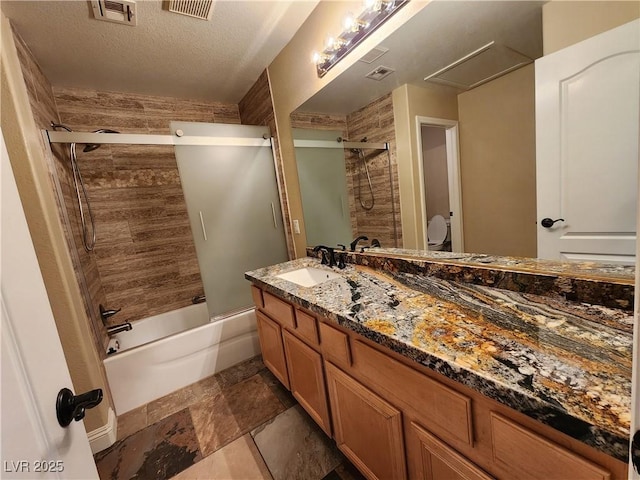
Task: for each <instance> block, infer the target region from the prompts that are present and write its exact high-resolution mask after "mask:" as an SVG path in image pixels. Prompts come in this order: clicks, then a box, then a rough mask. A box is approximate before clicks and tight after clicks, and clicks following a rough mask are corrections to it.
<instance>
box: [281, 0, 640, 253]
mask: <svg viewBox="0 0 640 480" xmlns="http://www.w3.org/2000/svg"><path fill="white" fill-rule="evenodd" d="M545 3H546V2H527V1H511V2H509V1H497V2H466V1H447V0H435V1H432V2H430V3H429V4H428V5H426V6H425V7H424V8H423V9H422V10H421V11H420V12H418V13H417V14H416V15H415V16H414V17H413V18H411V19H410V20H409V21H407V22H406V23H405V24H404V25H403V26H402V27H401V28H400V29H398V30H397V31H396V32H394V33H393V34H391V35H390V36H389V37H388V38H386V39H385V40H383V41H382V42H380V44H379V45H378V46H377V47H376V48H375V49H373V50H372V51H371V52H369V53H368V54H366V55H365V56H364V57H362V58H361V59H360V61H357V62H356V63H355V64H354V65H353V66H351V67H350V68H349V69H348V70H347V71H346V72H344V73H343V74H341V75H340V76H339V77H337V78H336V79H335V80H333V81H332V82H331V83H330V84H328V85H327V86H326V87H325V88H324V89H322V90H321V91H320V92H318V93H317V94H316V95H314V96H313V97H312V98H310V99H309V100H308V101H307V102H305V103H304V104H303V105H302V106H301V107H300V108H299V109H298V110H296V111H295V112H293V113H292V115H291V121H292V126H293V127H294V135H293V136H294V139H301V138H311V137H309V135H311V133H310V132H311V131H312V130H316V131H331V132H332V133H331V135H336V134H337V133H339V135H340V136H341V137H342V138H344V139H345V140H348V141H352V142H361V141H363V140H364V139H365V138H366V141H368V142H388V143H389V146H390V148H389V151H388V152H379V151H376V150H366V149H364V150H361V151H360V152H357V151H356V150H354V149H348V148H345V149H344V152H343V153H344V155H343V158H344V167H339V168H342V169H343V170H344V171H345V175H346V182H341V183H340V184H341V185H343V184H346V186H347V192H348V197H349V199H348V202H345V203H348V205H349V217H350V218H351V238H354V237H356V236H358V235H367V236H368V237H369V238H370V239H371V238H382V239H384V241H383V242H382V247H395V246H398V247H404V248H418V249H424V250H426V249H429V250H449V251H454V252H457V251H464V252H472V253H489V254H495V255H509V256H522V257H538V256H541V257H544V258H560V259H578V260H595V261H605V262H613V263H629V264H633V263H634V261H635V259H634V256H633V253H634V252H635V218H636V208H635V205H636V198H637V184H636V178H637V158H638V153H637V145H638V141H637V132H638V95H637V84H638V83H637V82H638V79H637V78H636V77H637V76H638V73H637V71H638V70H640V67H638V65H640V60H639V58H640V54H638V52H637V51H636V52H635V54H633V55H627V56H624V58H622V59H621V61H620V62H619V63H618V64H611V65H609V64H606V65H605V67H604V69H605V70H607V71H608V72H609V77H607V79H605V80H602V78H600V77H602V76H600V77H598V78H597V79H596V80H591V79H590V77H586V78H584V79H580V81H581V82H582V84H581V85H580V86H579V88H581V89H582V91H581V93H580V92H579V91H578V90H579V88H578V87H577V86H576V84H577V82H573V83H570V82H569V84H568V86H567V87H566V88H567V91H568V92H569V93H568V94H567V96H569V95H571V108H572V109H573V110H567V112H568V113H567V112H565V113H566V114H567V115H578V113H576V112H581V114H582V115H584V116H587V115H589V114H594V113H596V112H597V111H598V109H600V111H601V109H602V106H601V105H600V106H599V105H598V104H596V103H593V102H592V101H591V98H593V97H594V96H599V95H594V92H595V93H596V94H597V93H599V92H600V91H601V90H604V89H607V91H609V90H614V89H616V90H620V91H622V92H624V93H623V99H624V102H623V103H625V104H630V105H632V106H631V107H630V108H626V107H624V108H625V109H626V112H624V113H620V112H618V110H617V109H619V108H623V107H622V106H621V105H617V104H616V103H615V101H610V100H607V102H608V103H607V107H606V109H607V111H606V112H602V115H600V116H601V117H602V118H601V125H602V126H598V129H599V130H601V131H602V138H601V139H600V140H601V142H600V143H607V142H609V143H612V141H613V139H615V142H613V143H617V142H619V141H623V142H626V143H627V144H628V145H629V147H628V148H627V150H626V152H623V154H621V155H617V154H614V155H613V157H614V158H606V155H603V152H602V151H601V150H600V151H599V152H598V153H597V154H596V153H590V152H591V151H592V150H593V149H592V148H589V149H585V150H587V151H585V152H580V153H575V154H574V156H578V155H582V157H580V161H581V162H582V161H584V162H585V167H584V168H582V167H580V169H581V170H589V171H590V172H591V173H594V172H601V171H610V170H612V169H611V163H612V162H617V164H618V165H623V164H624V166H623V167H620V168H619V169H617V170H618V172H617V174H616V175H618V176H617V177H616V179H614V180H611V182H610V183H611V184H610V185H609V186H608V187H607V188H608V189H609V190H607V192H609V193H606V192H604V193H595V192H596V190H590V191H589V190H587V191H585V188H587V187H586V185H591V184H590V183H589V182H591V180H588V179H587V180H584V179H583V177H580V180H579V181H577V180H576V178H578V177H577V176H576V175H577V173H575V172H573V173H572V174H573V175H574V176H573V177H572V178H573V180H571V181H572V182H573V183H574V184H576V185H573V186H571V185H567V184H565V183H560V184H559V185H557V186H555V187H553V188H556V189H564V190H563V195H569V194H567V193H566V192H569V191H570V192H571V193H570V195H572V196H575V199H576V200H575V201H573V206H572V205H568V204H567V201H566V199H564V198H562V199H560V203H562V205H560V206H559V207H558V208H557V209H556V210H554V209H553V208H547V207H546V206H545V207H544V208H545V212H539V211H538V210H539V209H541V208H542V207H540V198H539V197H541V196H544V197H552V196H553V194H549V193H548V191H549V188H551V187H549V186H548V185H547V186H546V187H545V185H546V184H547V183H552V184H554V185H555V183H554V182H556V180H555V179H553V180H552V181H551V182H547V181H546V180H545V182H544V184H545V185H540V184H538V185H537V184H536V175H538V176H539V175H540V171H539V170H540V169H541V168H543V167H541V163H540V161H538V162H536V133H537V132H538V137H540V132H541V131H544V132H547V131H548V130H549V129H552V128H555V129H556V130H558V128H559V127H558V126H554V127H552V126H551V125H552V124H553V121H551V120H550V121H548V122H546V124H543V125H537V126H536V88H538V90H539V89H540V87H539V86H538V87H536V75H540V72H538V71H537V70H540V68H539V67H538V64H535V65H534V61H535V60H537V59H539V58H541V57H543V53H544V54H545V55H544V56H545V57H546V56H547V54H549V53H552V52H553V50H559V51H560V50H562V48H561V47H562V46H563V45H560V43H561V42H560V41H558V40H557V39H552V40H553V42H555V43H556V44H558V45H557V46H555V45H552V44H551V42H549V43H550V45H545V48H544V50H545V51H544V52H543V41H542V40H543V39H542V37H543V35H542V32H543V19H542V10H543V5H544V4H545ZM552 3H556V2H552ZM557 3H566V2H557ZM569 3H574V2H569ZM595 3H598V2H595ZM605 3H606V2H605ZM608 3H609V5H610V7H609V8H613V9H615V8H618V6H619V5H620V4H619V3H618V2H613V3H612V2H608ZM551 13H553V14H555V13H556V12H551ZM562 13H563V14H564V15H565V16H566V14H565V12H562ZM619 16H620V15H619ZM559 18H560V20H561V19H562V18H561V16H560V17H559ZM632 18H633V13H631V14H630V19H632ZM551 20H553V21H556V22H558V21H560V20H558V19H557V18H552V17H551V15H550V19H549V21H551ZM545 21H547V20H545ZM604 23H605V24H606V21H605V22H604ZM619 24H620V22H619V23H618V24H616V25H619ZM616 25H613V26H616ZM552 27H553V28H558V26H557V25H555V26H552ZM550 28H551V27H550ZM609 28H611V27H603V29H602V30H603V31H604V30H608V29H609ZM583 43H584V42H583ZM587 48H588V47H587ZM547 50H551V51H547ZM550 58H551V57H550ZM585 62H587V64H589V62H590V60H588V59H587V60H585ZM591 63H593V64H598V65H600V64H602V63H603V62H600V61H598V62H595V61H592V62H591ZM589 65H590V64H589ZM549 68H551V69H552V70H553V69H554V68H556V67H547V69H549ZM589 68H590V67H589ZM598 68H599V67H598ZM592 70H594V69H592ZM612 71H618V72H619V74H617V75H614V76H625V77H629V78H630V79H631V81H630V82H627V83H626V84H625V85H617V84H615V85H614V84H612V83H611V82H612V80H610V77H611V76H612V75H611V72H612ZM372 77H373V78H372ZM380 77H382V78H380ZM426 77H430V78H428V80H426V81H425V78H426ZM571 78H573V77H571ZM634 79H635V80H634ZM563 81H564V80H563ZM634 81H635V85H636V93H635V94H634V93H633V92H632V91H630V90H629V87H628V85H633V82H634ZM538 82H539V80H538ZM585 85H586V86H585ZM576 91H578V93H574V92H576ZM587 93H588V95H587ZM634 95H635V96H634ZM561 101H562V99H561V100H560V102H561ZM576 105H579V108H577V107H576ZM538 109H540V106H539V105H538ZM634 112H635V114H634ZM595 116H598V115H595ZM611 117H621V118H622V119H623V120H621V121H619V122H618V121H616V122H613V123H614V124H615V125H613V126H608V125H609V124H611ZM634 117H635V120H634ZM540 118H541V115H540V113H538V122H540ZM542 118H544V117H543V116H542ZM627 123H628V125H626V124H627ZM563 128H564V127H563ZM572 128H573V127H572ZM634 128H635V137H634V133H633V132H634ZM582 134H584V132H582ZM574 137H575V138H574V139H573V140H572V141H573V143H572V144H569V145H570V148H573V146H572V145H574V144H576V145H580V144H581V143H584V142H582V139H580V138H579V134H575V135H574ZM318 138H319V137H318ZM323 138H324V137H323ZM327 138H329V137H327ZM562 141H563V142H564V140H562ZM538 142H540V138H538ZM634 142H635V150H634V147H633V145H634ZM565 143H566V142H565ZM539 145H540V144H538V148H540V147H539ZM565 147H566V145H564V147H563V148H565ZM566 148H568V147H566ZM625 148H626V147H625ZM303 150H307V149H300V148H296V155H297V156H298V155H300V154H301V153H302V151H303ZM307 153H308V152H305V153H304V154H305V155H307ZM563 154H564V153H563ZM318 155H320V157H319V160H318V161H321V159H322V157H323V155H322V154H321V153H319V154H318ZM590 155H591V157H590ZM597 156H599V157H597ZM363 157H364V158H363ZM538 157H540V155H538ZM583 157H584V158H583ZM596 157H597V158H596ZM623 157H624V158H623ZM298 160H300V159H298ZM598 162H599V163H598ZM303 163H304V162H301V161H298V170H299V172H300V176H301V177H304V176H305V175H307V174H306V173H305V168H306V167H305V166H304V165H303ZM318 165H319V163H317V162H316V163H315V167H314V168H316V169H318V168H319V167H318ZM567 165H568V164H567ZM567 165H563V166H562V169H564V170H562V169H558V168H556V169H555V170H553V169H552V168H551V169H550V170H552V171H553V172H559V171H561V170H562V171H563V172H564V173H563V175H565V176H567V175H568V174H567V171H568V170H569V168H570V167H571V168H574V170H576V168H575V167H574V166H571V165H569V166H567ZM334 168H335V167H334ZM544 168H547V167H544ZM537 169H538V172H537V171H536V170H537ZM570 173H571V172H570ZM554 174H555V173H554ZM583 174H584V171H582V172H580V175H583ZM555 176H556V177H560V176H561V175H557V174H555ZM604 176H605V177H606V176H607V175H604ZM372 177H374V180H373V183H372V189H369V185H370V181H371V180H370V179H371V178H372ZM592 177H594V178H596V180H598V182H599V180H600V179H602V175H601V174H600V173H597V174H594V175H592ZM598 177H599V178H598ZM314 178H317V181H314V182H313V183H312V185H313V189H314V190H315V191H316V194H315V195H316V198H317V197H318V196H317V191H318V190H319V189H322V188H323V186H322V183H321V181H320V176H319V175H315V177H314ZM327 178H328V182H329V183H331V185H327V189H329V188H334V189H335V187H336V182H335V176H329V177H327ZM383 178H384V181H383ZM618 179H620V180H618ZM559 181H560V180H558V182H559ZM563 181H564V180H563ZM538 183H542V182H540V181H539V182H538ZM567 183H570V182H567ZM599 183H602V182H599ZM623 183H624V184H623ZM541 186H542V187H543V188H542V189H541ZM569 187H571V188H572V190H569ZM545 188H547V190H545ZM589 188H604V187H601V186H599V185H591V186H590V187H589ZM309 189H310V185H309V184H306V185H305V184H304V182H302V180H301V192H302V197H303V210H304V214H305V223H306V228H307V232H310V231H313V232H314V233H313V234H312V235H311V236H309V242H308V243H309V244H317V243H328V244H335V243H345V242H347V241H349V240H350V239H347V238H343V241H342V242H336V239H335V234H333V236H327V238H324V237H323V236H322V232H323V231H324V229H322V228H317V226H318V223H317V221H316V220H314V218H313V217H312V216H311V215H308V214H307V211H310V209H311V207H309V206H308V205H304V198H305V194H306V193H307V191H308V190H309ZM565 191H566V192H565ZM541 192H542V193H541ZM589 196H591V197H593V198H596V200H597V201H596V200H594V201H593V202H591V203H590V204H589V205H588V208H587V207H586V206H585V199H587V198H588V197H589ZM307 197H309V195H307ZM372 198H375V205H374V206H373V208H367V207H369V206H370V205H369V203H370V202H371V199H372ZM578 199H579V201H578ZM614 200H615V201H616V202H617V203H616V205H618V204H623V205H626V207H625V210H624V213H621V214H620V215H621V216H623V215H624V216H625V218H624V221H622V225H623V226H622V227H618V229H617V230H616V228H614V227H613V226H610V225H609V226H606V227H604V226H603V227H602V228H601V229H600V230H602V232H601V233H603V234H606V235H608V236H609V237H611V238H613V237H615V238H620V239H622V238H623V237H624V239H625V240H624V242H626V243H625V244H624V246H623V248H622V247H619V246H615V247H611V249H610V250H611V251H612V252H614V253H613V254H610V253H604V254H599V253H598V254H592V253H587V250H588V249H589V248H591V247H585V246H583V245H582V244H580V246H576V243H575V242H574V244H572V245H573V246H572V247H569V248H568V249H567V248H565V250H567V251H563V252H561V253H560V254H559V255H555V257H554V254H549V253H548V252H547V251H546V250H544V248H543V249H542V250H543V251H539V250H540V247H539V245H538V242H539V239H538V237H539V236H540V230H542V232H543V233H545V234H546V233H547V232H553V231H558V232H560V234H562V233H563V232H564V235H565V237H567V234H568V236H569V237H571V235H573V236H574V237H576V238H577V236H578V234H577V233H575V232H571V231H570V229H571V228H574V227H575V228H577V227H580V229H581V232H587V233H589V234H593V231H595V230H598V228H599V227H593V226H592V225H590V226H586V223H585V225H582V223H584V222H583V220H582V217H580V219H578V213H580V212H573V214H572V217H571V219H572V220H571V221H569V220H568V219H567V220H566V221H564V222H563V221H559V222H556V223H554V224H553V225H552V226H551V227H542V225H541V223H542V222H541V221H542V219H543V218H544V217H547V216H548V217H551V218H550V220H552V221H553V220H557V219H558V218H560V215H565V216H568V215H569V214H568V213H567V212H572V210H571V209H572V208H573V209H574V210H576V209H577V208H578V207H576V206H575V204H578V203H579V204H580V205H578V206H580V208H582V210H587V209H588V210H589V211H584V212H581V213H580V214H581V215H582V216H583V217H585V218H586V217H595V216H597V215H606V214H605V213H604V211H600V210H598V207H597V206H596V203H598V204H607V205H608V204H609V203H612V202H613V201H614ZM307 203H308V202H307ZM569 203H571V202H569ZM341 208H344V207H341ZM616 209H617V207H616ZM327 212H328V210H327ZM590 212H591V214H590ZM340 214H341V215H342V216H343V217H344V216H345V214H344V212H340ZM548 220H549V219H548ZM591 220H592V223H593V220H594V219H593V218H592V219H591ZM596 220H597V219H596ZM324 222H332V217H331V215H330V214H329V213H327V214H326V215H325V218H324ZM336 222H337V219H336ZM585 222H586V220H585ZM343 223H344V222H343ZM600 223H603V222H600ZM565 230H566V231H565ZM342 235H344V233H343V234H342ZM583 236H584V235H583ZM581 238H582V237H581ZM624 242H621V243H624ZM598 248H599V247H598ZM607 248H609V247H607ZM581 249H582V250H584V251H585V252H582V253H581V252H580V250H581ZM569 250H575V252H573V253H572V252H571V251H569ZM596 250H597V249H596ZM605 250H606V248H605ZM622 250H624V252H623V253H620V252H622ZM576 252H577V253H576ZM606 252H609V250H606ZM572 255H573V256H572Z"/></svg>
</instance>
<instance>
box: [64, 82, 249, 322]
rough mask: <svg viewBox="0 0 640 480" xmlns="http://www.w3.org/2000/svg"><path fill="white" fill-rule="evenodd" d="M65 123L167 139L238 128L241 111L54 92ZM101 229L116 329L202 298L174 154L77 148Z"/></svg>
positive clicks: (105, 282) (100, 253)
mask: <svg viewBox="0 0 640 480" xmlns="http://www.w3.org/2000/svg"><path fill="white" fill-rule="evenodd" d="M54 95H55V100H56V104H57V106H58V112H59V114H60V120H61V121H62V122H63V123H64V124H66V125H67V126H69V127H70V128H72V129H73V130H77V131H91V130H96V129H98V128H110V129H114V130H118V131H120V132H121V133H149V134H169V133H170V132H169V123H170V121H171V120H176V121H195V122H218V123H240V116H239V112H238V107H237V105H231V104H223V103H217V102H201V101H195V100H183V99H177V98H165V97H155V96H146V95H135V94H127V93H117V92H101V91H95V90H82V89H69V88H54ZM78 163H79V165H80V169H81V171H82V174H83V177H84V180H85V183H86V186H87V191H88V195H89V200H90V202H91V205H92V209H93V214H94V216H95V220H96V225H97V242H96V247H95V250H94V253H93V256H94V257H95V260H96V263H97V265H98V271H99V274H100V279H101V281H102V286H103V290H104V293H105V296H106V305H107V306H108V307H109V308H122V312H120V313H119V314H117V315H115V316H114V317H112V318H111V320H110V323H112V324H117V323H121V322H124V321H133V320H138V319H141V318H145V317H149V316H151V315H156V314H159V313H164V312H167V311H171V310H175V309H177V308H181V307H185V306H188V305H190V304H191V298H192V297H193V296H195V295H201V294H203V292H204V289H203V286H202V280H201V277H200V270H199V268H198V262H197V257H196V252H195V246H194V243H193V238H192V236H191V228H190V226H189V219H188V216H187V209H186V204H185V200H184V195H183V193H182V186H181V184H180V176H179V174H178V169H177V164H176V160H175V155H174V151H173V147H169V146H146V145H103V146H101V147H100V148H99V149H98V150H94V151H92V152H87V153H84V152H82V150H81V149H80V148H79V149H78Z"/></svg>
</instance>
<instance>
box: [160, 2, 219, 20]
mask: <svg viewBox="0 0 640 480" xmlns="http://www.w3.org/2000/svg"><path fill="white" fill-rule="evenodd" d="M169 11H170V12H173V13H179V14H181V15H187V16H189V17H195V18H200V19H202V20H211V14H212V13H213V0H169Z"/></svg>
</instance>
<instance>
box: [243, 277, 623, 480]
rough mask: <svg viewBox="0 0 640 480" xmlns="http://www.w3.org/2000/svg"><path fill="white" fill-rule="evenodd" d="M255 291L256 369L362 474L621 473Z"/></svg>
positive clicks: (478, 478)
mask: <svg viewBox="0 0 640 480" xmlns="http://www.w3.org/2000/svg"><path fill="white" fill-rule="evenodd" d="M253 288H255V287H253ZM256 290H258V291H256ZM256 290H254V291H253V294H254V299H255V301H256V306H257V307H258V308H257V310H256V316H257V319H258V331H259V335H260V344H261V346H262V355H263V358H264V363H265V365H267V367H268V368H269V369H270V370H271V371H272V372H273V373H274V375H276V377H277V378H278V379H279V380H280V381H281V382H282V383H283V384H284V385H285V386H286V387H287V388H290V390H291V391H292V393H293V395H294V396H295V397H296V398H297V399H298V401H299V402H300V405H301V406H302V407H303V408H304V409H305V410H306V411H307V412H308V413H309V415H310V416H311V417H312V418H313V419H314V420H315V421H316V422H317V423H318V425H320V427H321V428H322V429H323V430H324V431H325V432H326V433H327V435H330V436H331V435H333V438H334V439H335V441H336V443H337V445H338V447H339V448H340V450H341V451H342V452H343V453H344V454H345V455H346V456H347V457H348V458H349V460H350V461H351V462H352V463H353V464H354V465H355V466H356V467H357V468H358V469H359V470H360V471H361V472H362V473H363V474H364V475H365V476H366V477H367V478H369V479H394V480H396V479H399V480H404V479H406V478H411V479H419V480H453V479H455V480H490V479H512V478H522V479H531V480H536V479H538V480H539V479H544V480H548V479H557V480H559V479H566V478H580V479H581V480H582V479H585V480H618V479H619V480H622V479H624V478H626V477H627V465H626V464H625V463H623V462H621V461H619V460H617V459H615V458H613V457H610V456H608V455H606V454H604V453H602V452H599V451H597V450H595V449H593V448H591V447H588V446H587V445H585V444H583V443H581V442H579V441H577V440H575V439H573V438H570V437H568V436H567V435H564V434H562V433H560V432H559V431H557V430H555V429H553V428H551V427H549V426H547V425H543V424H542V423H540V422H537V421H535V420H533V419H531V418H529V417H527V416H525V415H523V414H521V413H519V412H517V411H515V410H513V409H511V408H509V407H506V406H505V405H502V404H500V403H498V402H496V401H494V400H492V399H489V398H487V397H485V396H483V395H481V394H480V393H478V392H476V391H475V390H473V389H471V388H469V387H465V386H463V385H461V384H459V383H457V382H455V381H453V380H451V379H449V378H446V377H442V376H441V375H439V374H437V373H435V372H433V371H432V370H430V369H428V368H426V367H423V366H421V365H417V364H415V363H414V362H412V361H410V360H408V359H407V358H405V357H403V356H402V355H400V354H399V353H396V352H393V351H391V350H388V349H387V348H385V347H382V346H381V345H379V344H377V343H374V342H372V341H371V340H368V339H366V338H364V337H362V336H360V335H358V334H356V333H355V332H352V331H350V330H347V329H345V328H343V327H341V326H339V325H336V324H335V323H333V322H331V321H330V320H327V319H324V318H322V317H321V316H318V315H314V314H313V313H311V312H309V311H305V310H304V309H302V308H301V307H299V306H294V305H292V304H290V303H289V302H286V301H284V300H283V299H281V298H278V297H276V296H275V295H273V294H270V293H268V292H265V291H260V289H256Z"/></svg>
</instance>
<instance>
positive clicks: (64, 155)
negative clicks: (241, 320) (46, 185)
mask: <svg viewBox="0 0 640 480" xmlns="http://www.w3.org/2000/svg"><path fill="white" fill-rule="evenodd" d="M13 34H14V39H15V43H16V48H17V52H18V58H19V60H20V65H21V69H22V74H23V77H24V80H25V84H26V87H27V93H28V96H29V103H30V106H31V110H32V113H33V117H34V120H35V123H36V126H37V127H38V128H41V129H49V128H51V127H50V122H52V121H53V122H56V123H59V122H60V116H59V114H58V110H57V106H56V102H55V98H54V93H53V89H52V87H51V85H50V83H49V81H48V80H47V78H46V76H45V75H44V74H43V73H42V70H41V69H40V67H39V66H38V64H37V62H36V60H35V57H34V56H33V54H32V53H31V51H30V50H29V48H28V46H27V45H26V44H25V43H24V41H23V40H22V38H21V37H20V35H19V34H18V33H17V32H16V30H15V28H13ZM42 149H43V152H44V154H45V158H46V160H47V164H48V168H49V180H50V186H51V189H52V191H53V192H54V194H55V196H56V200H57V208H58V213H59V215H60V220H61V224H62V228H63V231H64V235H65V239H66V241H67V245H68V248H69V252H70V253H71V260H72V264H73V269H74V272H75V275H76V278H77V280H78V285H79V286H80V289H81V291H82V292H83V301H84V307H85V311H86V314H87V318H89V319H90V325H91V330H92V333H93V335H92V342H93V344H94V347H95V348H96V351H98V352H99V354H100V355H101V356H102V357H103V358H104V356H106V353H105V347H106V344H107V341H108V339H107V334H106V329H105V327H104V325H102V322H101V321H100V316H99V312H98V304H100V303H104V300H105V295H104V291H103V289H102V284H101V281H100V275H99V272H98V267H97V264H96V262H95V259H94V258H93V256H92V255H90V254H89V253H87V252H86V251H85V250H84V248H83V247H82V240H81V233H80V220H79V215H78V211H77V208H76V207H75V203H74V195H75V192H73V190H72V173H71V168H70V163H69V150H68V147H67V148H65V147H63V146H62V145H52V146H51V150H49V148H48V147H47V146H46V145H45V144H44V141H42Z"/></svg>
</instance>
